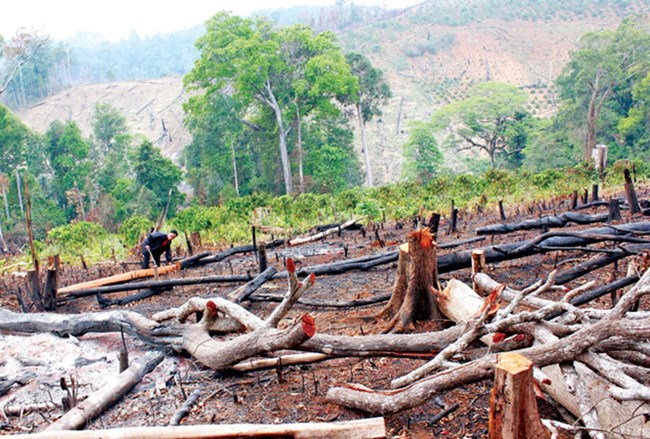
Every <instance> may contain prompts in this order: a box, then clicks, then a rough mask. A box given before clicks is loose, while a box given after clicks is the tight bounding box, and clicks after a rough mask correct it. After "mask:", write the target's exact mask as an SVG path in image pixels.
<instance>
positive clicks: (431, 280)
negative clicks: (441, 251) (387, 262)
mask: <svg viewBox="0 0 650 439" xmlns="http://www.w3.org/2000/svg"><path fill="white" fill-rule="evenodd" d="M436 248H437V245H436V243H435V241H434V240H433V236H432V235H431V232H430V231H429V229H428V228H424V229H420V230H418V231H415V232H411V233H410V234H409V238H408V253H409V258H410V261H409V264H408V285H407V288H406V292H405V294H404V299H403V300H402V301H401V304H400V306H399V311H397V313H396V314H395V316H394V317H393V318H392V320H391V321H390V323H389V325H388V327H389V328H390V329H392V330H394V331H396V332H403V331H406V330H410V329H414V327H415V323H416V322H417V321H423V320H431V319H438V318H440V312H439V311H438V307H437V306H436V303H435V299H434V298H433V296H432V295H431V292H430V289H429V288H430V287H434V288H438V287H439V286H438V269H437V264H436Z"/></svg>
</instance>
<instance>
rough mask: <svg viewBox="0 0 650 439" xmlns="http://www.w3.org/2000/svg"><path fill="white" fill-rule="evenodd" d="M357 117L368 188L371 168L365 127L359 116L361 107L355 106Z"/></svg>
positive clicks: (371, 184) (361, 117)
mask: <svg viewBox="0 0 650 439" xmlns="http://www.w3.org/2000/svg"><path fill="white" fill-rule="evenodd" d="M357 115H358V117H359V129H360V130H361V148H363V155H364V158H365V160H366V184H367V185H368V187H372V186H373V181H372V168H371V167H370V152H369V151H368V145H367V144H366V126H365V124H364V123H363V115H362V114H361V107H360V106H358V105H357Z"/></svg>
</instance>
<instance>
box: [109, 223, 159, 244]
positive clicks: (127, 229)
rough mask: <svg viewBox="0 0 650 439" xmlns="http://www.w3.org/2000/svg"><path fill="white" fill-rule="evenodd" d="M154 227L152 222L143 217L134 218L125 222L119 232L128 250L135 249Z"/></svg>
mask: <svg viewBox="0 0 650 439" xmlns="http://www.w3.org/2000/svg"><path fill="white" fill-rule="evenodd" d="M153 226H154V224H153V223H152V222H151V220H149V219H147V218H145V217H143V216H132V217H131V218H129V219H128V220H126V221H124V223H123V224H122V226H121V227H120V228H119V230H118V234H119V236H120V239H121V240H122V243H123V244H124V246H125V247H127V248H132V247H135V246H136V245H137V244H138V242H140V239H141V238H142V237H143V236H146V235H147V234H148V233H149V230H150V229H151V228H152V227H153Z"/></svg>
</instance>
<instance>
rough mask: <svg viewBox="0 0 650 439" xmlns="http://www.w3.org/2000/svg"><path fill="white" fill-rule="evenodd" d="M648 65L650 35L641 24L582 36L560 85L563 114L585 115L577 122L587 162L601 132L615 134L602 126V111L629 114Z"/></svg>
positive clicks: (627, 22)
mask: <svg viewBox="0 0 650 439" xmlns="http://www.w3.org/2000/svg"><path fill="white" fill-rule="evenodd" d="M649 63H650V34H648V32H647V31H645V30H644V27H643V25H642V24H641V23H639V22H636V21H632V20H624V21H623V22H621V25H620V26H619V28H618V29H617V30H615V31H610V30H606V31H601V32H592V33H588V34H585V35H584V36H583V37H582V39H581V41H580V46H579V48H578V49H577V50H576V51H574V52H573V53H572V54H571V60H570V61H569V63H568V64H567V65H566V66H565V68H564V69H563V71H562V73H561V75H560V76H559V77H558V79H557V85H558V87H559V89H560V95H561V97H562V98H563V100H564V108H562V110H561V111H569V112H572V113H574V114H576V116H578V115H580V114H582V117H580V118H579V119H578V120H583V121H584V133H585V134H584V143H583V153H584V156H583V157H584V160H590V159H591V154H592V151H593V149H594V147H595V146H596V143H597V140H598V136H599V133H600V132H603V133H606V132H607V131H610V132H614V127H612V126H609V127H599V122H600V119H601V115H602V112H603V110H604V109H606V108H607V109H608V110H609V111H611V112H613V113H614V114H619V115H620V114H625V113H626V112H627V109H628V107H629V103H630V99H629V97H630V95H631V89H632V87H631V84H633V83H635V82H637V81H638V80H640V79H641V78H642V77H643V76H645V73H646V72H647V71H648V64H649ZM608 107H610V108H608ZM615 119H616V118H615ZM599 128H600V131H599Z"/></svg>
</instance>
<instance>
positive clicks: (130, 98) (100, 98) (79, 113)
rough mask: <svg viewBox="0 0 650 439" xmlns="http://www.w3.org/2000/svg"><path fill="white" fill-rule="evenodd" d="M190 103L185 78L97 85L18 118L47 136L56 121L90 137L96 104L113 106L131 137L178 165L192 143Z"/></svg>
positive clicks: (53, 99) (71, 91)
mask: <svg viewBox="0 0 650 439" xmlns="http://www.w3.org/2000/svg"><path fill="white" fill-rule="evenodd" d="M186 99H187V94H186V93H185V92H184V91H183V80H182V78H181V77H167V78H160V79H151V80H147V81H126V82H115V83H110V84H93V85H84V86H80V87H74V88H71V89H69V90H66V91H64V92H61V93H59V94H57V95H54V96H51V97H49V98H47V99H46V100H44V101H43V102H41V103H39V104H38V105H35V106H34V107H32V108H29V109H26V110H23V111H20V112H19V113H18V116H19V117H21V118H22V120H23V122H25V124H27V125H28V126H29V127H31V128H33V129H35V130H36V131H38V132H45V131H46V130H47V128H48V126H49V125H50V123H52V122H53V121H54V120H60V121H66V120H74V121H76V122H77V124H78V125H79V127H80V128H81V130H82V132H83V134H84V135H86V136H90V135H91V134H92V127H91V119H92V116H93V113H94V108H95V104H97V103H104V104H109V105H111V106H113V107H115V108H117V109H118V110H119V111H120V112H121V113H122V114H123V115H124V116H125V117H126V119H127V123H128V126H129V129H130V131H131V133H133V134H142V135H143V136H145V137H146V138H148V139H150V140H152V141H153V142H154V143H155V144H156V145H158V146H159V147H160V149H161V150H162V152H163V154H164V155H165V156H167V157H170V158H171V159H172V160H174V161H176V162H177V161H178V159H179V154H180V152H181V151H182V150H183V148H184V147H185V145H187V144H188V143H189V142H190V140H191V139H190V136H189V134H188V132H187V130H185V128H184V127H183V108H182V104H183V102H184V101H185V100H186Z"/></svg>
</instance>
